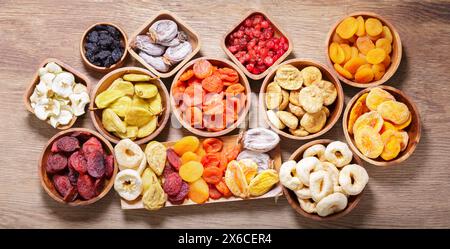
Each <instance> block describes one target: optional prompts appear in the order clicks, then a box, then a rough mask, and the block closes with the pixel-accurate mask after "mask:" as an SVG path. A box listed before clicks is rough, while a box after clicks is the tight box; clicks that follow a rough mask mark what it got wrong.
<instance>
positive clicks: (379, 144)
mask: <svg viewBox="0 0 450 249" xmlns="http://www.w3.org/2000/svg"><path fill="white" fill-rule="evenodd" d="M355 144H356V147H357V148H358V150H359V151H361V153H362V154H363V155H365V156H366V157H368V158H377V157H378V156H380V155H381V153H382V152H383V148H384V144H383V140H382V139H381V135H380V134H379V133H378V131H377V130H375V129H374V128H373V127H370V126H368V125H365V126H362V127H361V128H360V129H359V131H358V133H355Z"/></svg>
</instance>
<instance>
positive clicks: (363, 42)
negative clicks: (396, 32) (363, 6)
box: [328, 16, 393, 83]
mask: <svg viewBox="0 0 450 249" xmlns="http://www.w3.org/2000/svg"><path fill="white" fill-rule="evenodd" d="M392 42H393V35H392V32H391V30H390V29H389V27H388V26H386V25H383V23H381V21H380V20H379V19H377V18H373V17H370V18H366V19H365V18H363V17H362V16H358V17H353V16H350V17H347V18H345V19H344V20H343V21H342V22H341V23H339V25H338V26H337V28H336V31H335V33H334V34H333V37H332V43H331V44H330V46H329V48H328V55H329V57H330V59H331V61H332V62H333V63H334V69H335V70H336V71H337V72H338V73H339V74H340V75H342V76H343V77H345V78H347V79H349V80H352V81H355V82H358V83H370V82H372V81H377V80H380V79H381V78H382V77H383V75H384V74H385V72H386V70H387V69H388V67H389V65H390V63H391V57H390V56H391V54H392V46H393V45H392Z"/></svg>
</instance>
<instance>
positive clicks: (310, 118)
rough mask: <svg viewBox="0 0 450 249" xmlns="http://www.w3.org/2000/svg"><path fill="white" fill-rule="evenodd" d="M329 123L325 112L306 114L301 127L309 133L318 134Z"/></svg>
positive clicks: (301, 121)
mask: <svg viewBox="0 0 450 249" xmlns="http://www.w3.org/2000/svg"><path fill="white" fill-rule="evenodd" d="M326 121H327V116H326V115H325V112H323V111H320V112H316V113H306V114H305V115H303V117H302V119H301V120H300V125H301V126H302V127H303V128H305V130H306V131H308V132H309V133H316V132H319V131H320V130H322V128H323V127H324V126H325V123H326Z"/></svg>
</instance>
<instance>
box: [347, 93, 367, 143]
mask: <svg viewBox="0 0 450 249" xmlns="http://www.w3.org/2000/svg"><path fill="white" fill-rule="evenodd" d="M367 95H368V93H365V94H363V95H361V97H359V98H358V100H356V102H355V104H354V105H353V107H352V109H351V110H350V115H349V118H348V126H347V127H348V129H347V130H348V133H350V134H353V125H354V124H355V122H356V120H357V119H358V118H359V117H360V116H361V115H363V114H364V113H366V112H368V111H369V108H367V106H366V97H367Z"/></svg>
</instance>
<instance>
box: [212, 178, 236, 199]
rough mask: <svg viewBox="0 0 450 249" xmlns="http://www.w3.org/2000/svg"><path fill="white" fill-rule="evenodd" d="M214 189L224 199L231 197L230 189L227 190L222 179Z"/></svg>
mask: <svg viewBox="0 0 450 249" xmlns="http://www.w3.org/2000/svg"><path fill="white" fill-rule="evenodd" d="M216 189H217V190H218V191H219V192H220V193H221V194H222V195H223V196H224V197H225V198H228V197H230V196H232V195H233V194H232V193H231V191H230V189H229V188H228V186H227V184H226V183H225V180H224V179H223V178H222V180H221V181H220V182H219V183H217V184H216Z"/></svg>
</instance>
